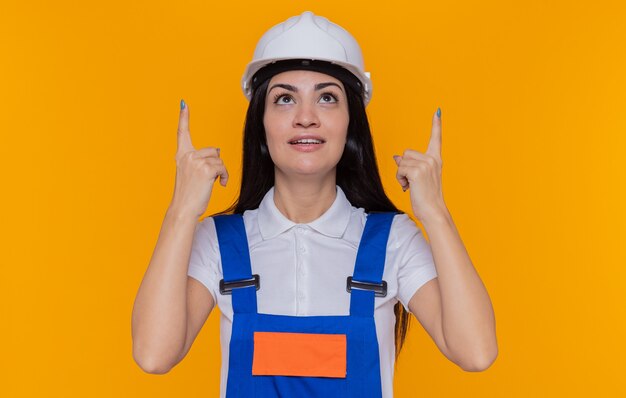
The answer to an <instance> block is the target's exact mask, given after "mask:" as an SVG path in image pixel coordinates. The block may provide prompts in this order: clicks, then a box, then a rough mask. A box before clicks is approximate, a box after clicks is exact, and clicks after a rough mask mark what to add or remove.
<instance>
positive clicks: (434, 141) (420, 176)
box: [393, 108, 447, 221]
mask: <svg viewBox="0 0 626 398" xmlns="http://www.w3.org/2000/svg"><path fill="white" fill-rule="evenodd" d="M393 158H394V160H395V161H396V164H397V165H398V172H397V173H396V178H397V179H398V182H399V183H400V185H401V186H402V189H403V190H404V191H406V190H407V189H410V194H411V206H412V207H413V214H414V215H415V217H417V218H418V219H420V220H421V221H423V220H424V219H425V218H427V217H430V216H437V215H438V212H439V213H441V212H445V211H447V209H446V205H445V202H444V200H443V192H442V189H441V168H442V166H443V160H442V159H441V111H440V110H439V108H437V112H436V113H435V114H434V115H433V121H432V128H431V132H430V141H429V143H428V149H427V150H426V152H425V153H421V152H418V151H414V150H412V149H407V150H405V151H404V153H403V154H402V156H398V155H394V156H393Z"/></svg>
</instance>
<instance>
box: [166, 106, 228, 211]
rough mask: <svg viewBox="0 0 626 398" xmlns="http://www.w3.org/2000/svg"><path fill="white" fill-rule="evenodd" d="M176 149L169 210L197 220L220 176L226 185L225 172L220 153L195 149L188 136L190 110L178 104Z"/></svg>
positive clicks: (204, 209)
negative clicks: (172, 193) (174, 173)
mask: <svg viewBox="0 0 626 398" xmlns="http://www.w3.org/2000/svg"><path fill="white" fill-rule="evenodd" d="M177 136H178V139H177V141H178V147H177V150H176V157H175V159H176V183H175V186H174V196H173V198H172V204H171V206H170V207H172V208H175V209H176V210H178V211H182V212H186V213H191V214H193V215H194V216H195V217H200V216H201V215H202V214H204V212H205V211H206V209H207V207H208V205H209V200H210V199H211V192H212V191H213V183H214V182H215V180H216V179H217V177H218V176H219V177H220V184H222V185H223V186H226V182H227V181H228V172H227V171H226V167H225V166H224V162H222V159H220V150H219V148H215V147H207V148H202V149H198V150H196V149H195V148H194V146H193V145H192V143H191V135H190V133H189V107H188V106H187V104H185V101H183V100H181V102H180V115H179V118H178V132H177Z"/></svg>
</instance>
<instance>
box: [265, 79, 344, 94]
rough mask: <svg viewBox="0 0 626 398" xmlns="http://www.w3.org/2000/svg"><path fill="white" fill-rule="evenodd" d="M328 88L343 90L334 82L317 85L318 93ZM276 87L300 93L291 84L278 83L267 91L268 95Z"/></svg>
mask: <svg viewBox="0 0 626 398" xmlns="http://www.w3.org/2000/svg"><path fill="white" fill-rule="evenodd" d="M328 86H337V87H339V90H341V86H339V85H338V84H337V83H333V82H327V83H317V84H316V85H315V90H316V91H317V90H321V89H323V88H324V87H328ZM275 87H282V88H284V89H285V90H289V91H293V92H294V93H297V92H298V88H297V87H295V86H292V85H291V84H284V83H277V84H274V85H273V86H272V87H270V89H269V90H268V91H267V93H268V94H269V92H270V91H272V89H273V88H275ZM341 91H343V90H341Z"/></svg>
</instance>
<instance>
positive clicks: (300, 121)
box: [293, 104, 319, 128]
mask: <svg viewBox="0 0 626 398" xmlns="http://www.w3.org/2000/svg"><path fill="white" fill-rule="evenodd" d="M293 124H294V127H305V128H308V127H311V126H319V118H318V117H317V112H316V111H315V106H314V105H309V104H304V105H301V106H300V107H299V108H298V111H297V112H296V114H295V116H294V119H293Z"/></svg>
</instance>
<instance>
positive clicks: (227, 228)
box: [213, 214, 258, 313]
mask: <svg viewBox="0 0 626 398" xmlns="http://www.w3.org/2000/svg"><path fill="white" fill-rule="evenodd" d="M213 220H214V221H215V230H216V231H217V240H218V243H219V248H220V256H221V258H222V272H223V274H224V279H223V280H222V281H220V292H221V293H222V294H232V296H233V298H232V302H233V311H234V312H235V313H256V312H257V304H256V289H257V288H258V279H257V287H256V288H255V286H254V285H252V286H245V287H237V286H236V285H237V283H230V285H231V286H233V287H232V288H230V289H228V291H226V290H224V291H222V286H223V285H224V284H228V283H229V282H236V281H242V280H244V281H246V280H251V279H252V267H251V266H250V251H249V249H248V237H247V236H246V227H245V225H244V223H243V217H242V216H241V214H222V215H217V216H214V217H213ZM248 285H249V284H248Z"/></svg>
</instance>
